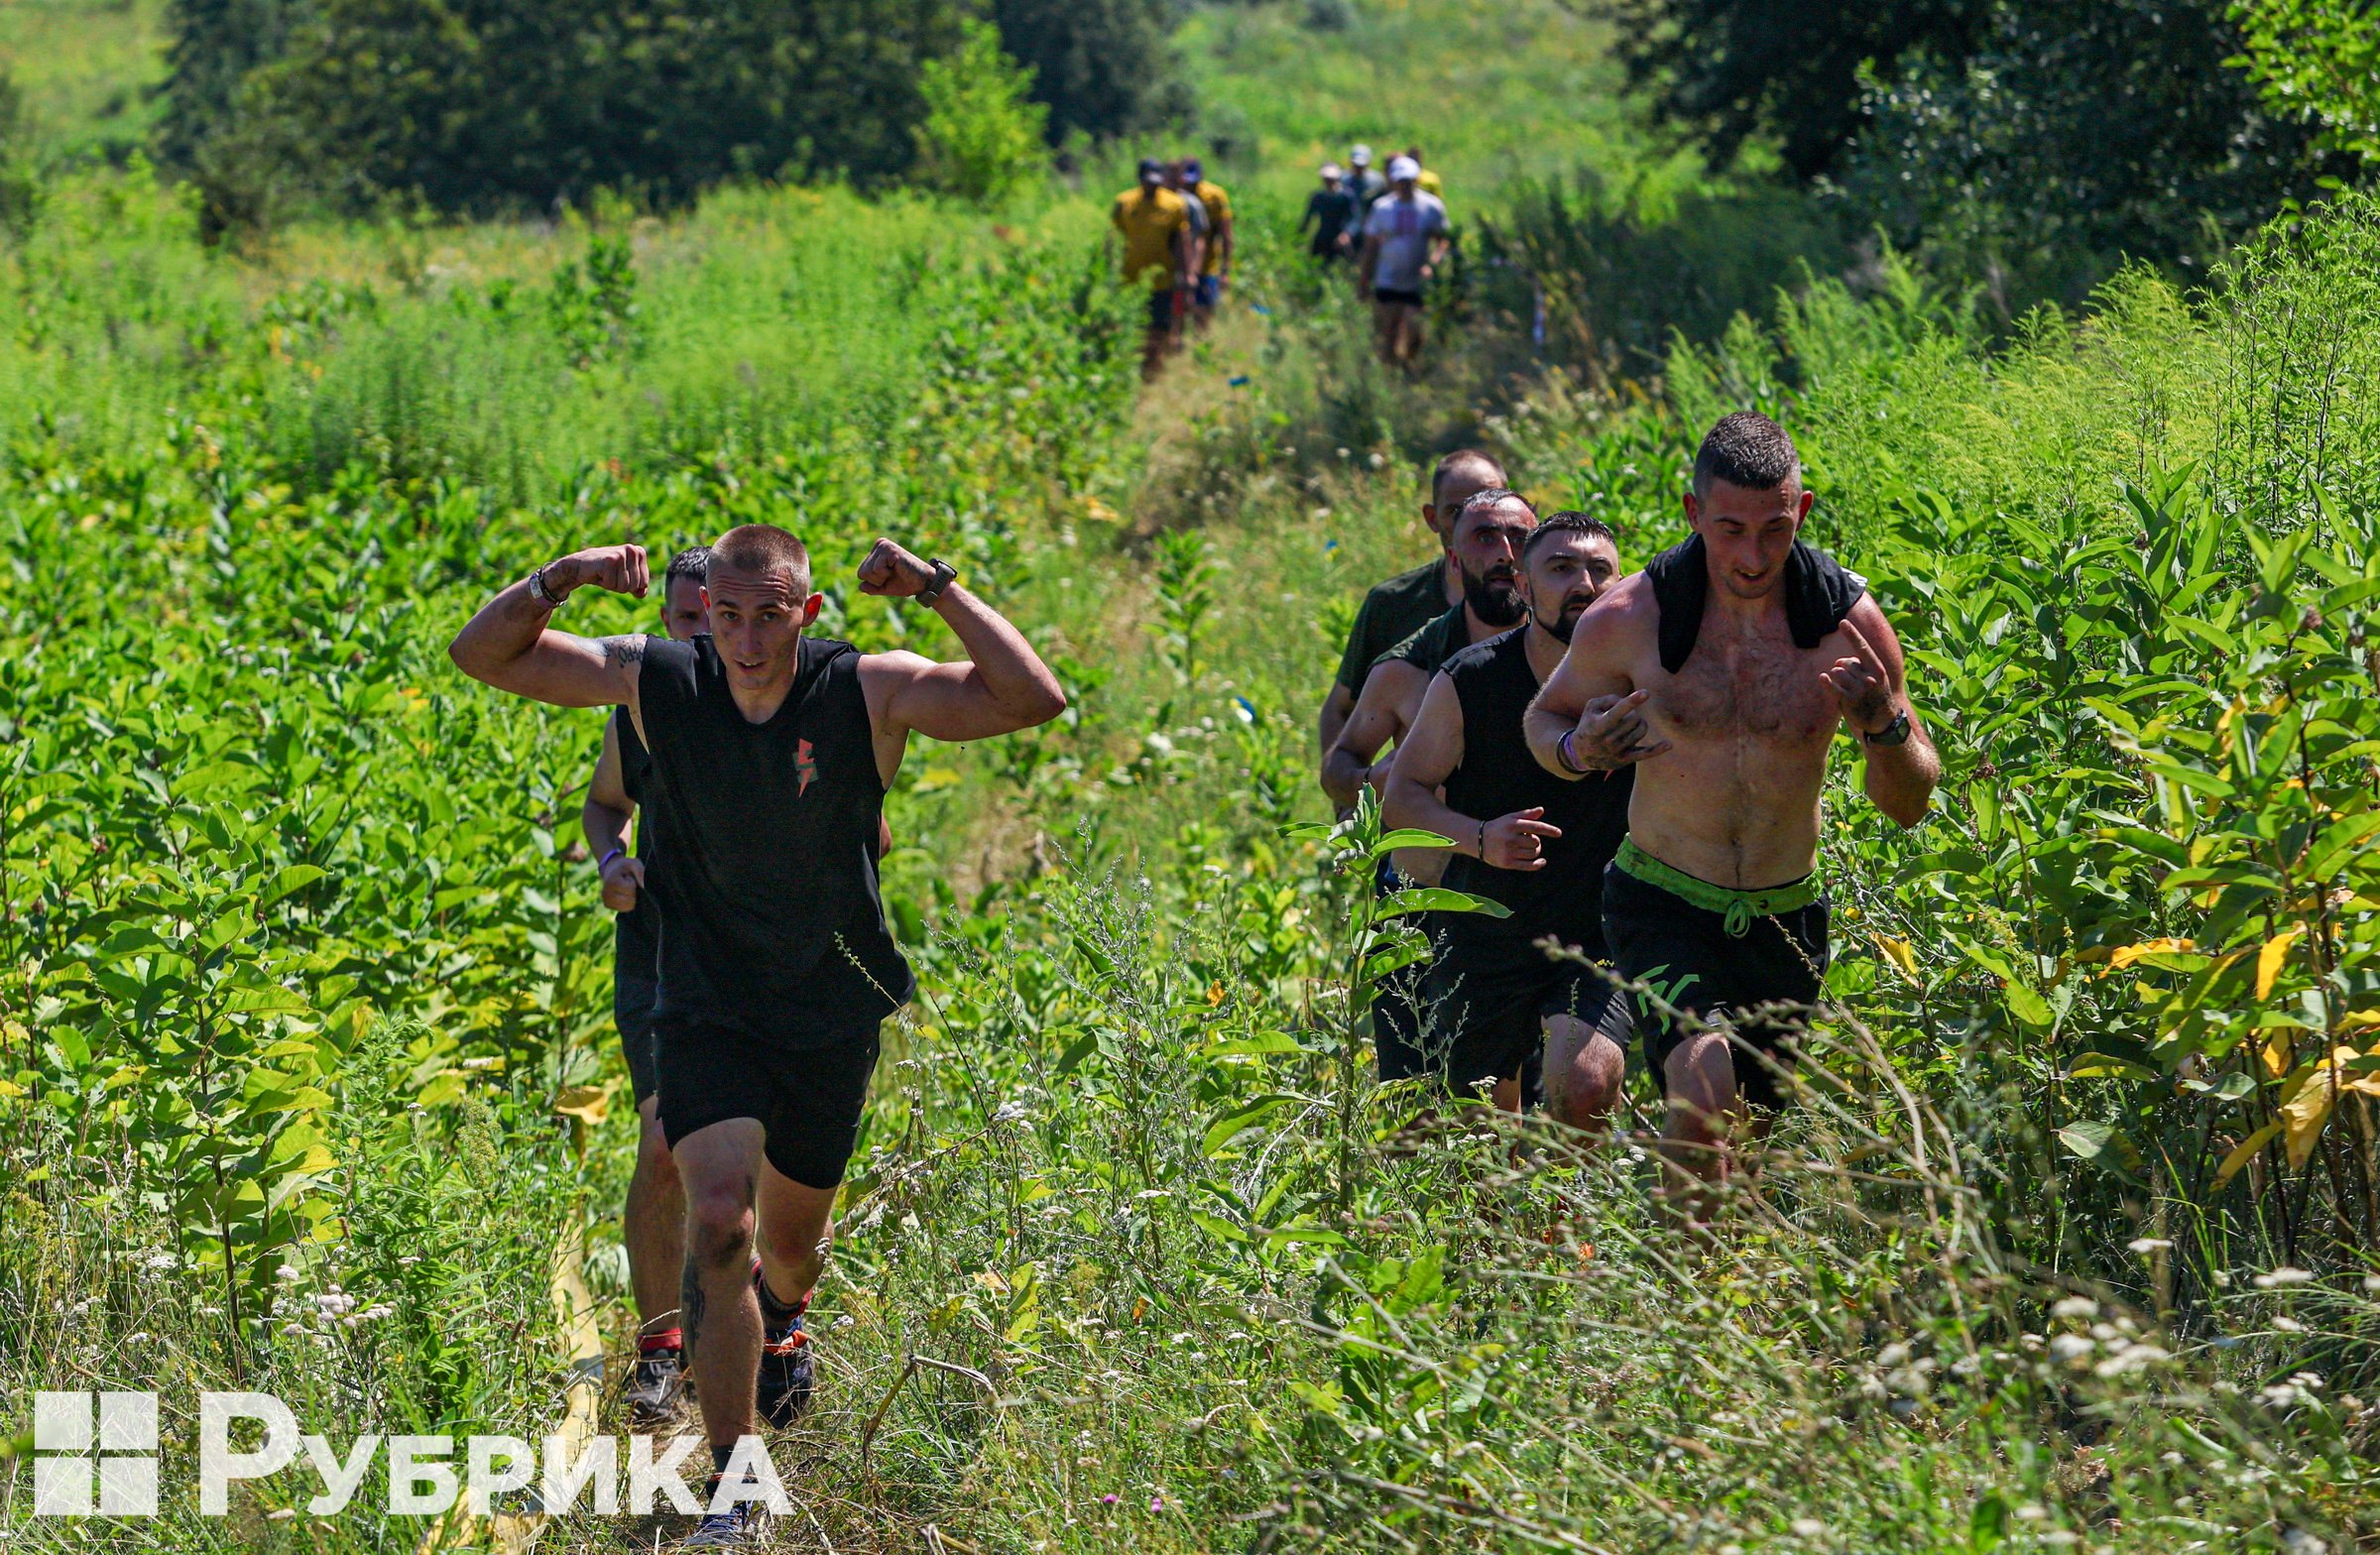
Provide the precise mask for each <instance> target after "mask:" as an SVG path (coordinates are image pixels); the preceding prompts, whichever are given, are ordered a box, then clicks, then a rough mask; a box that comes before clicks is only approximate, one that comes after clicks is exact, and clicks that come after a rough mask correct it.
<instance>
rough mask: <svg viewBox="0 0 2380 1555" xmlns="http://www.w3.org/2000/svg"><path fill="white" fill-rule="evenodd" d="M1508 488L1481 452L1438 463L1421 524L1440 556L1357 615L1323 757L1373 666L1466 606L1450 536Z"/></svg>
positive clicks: (1389, 584)
mask: <svg viewBox="0 0 2380 1555" xmlns="http://www.w3.org/2000/svg"><path fill="white" fill-rule="evenodd" d="M1502 484H1504V467H1503V466H1502V465H1501V464H1498V463H1497V462H1496V461H1495V459H1494V458H1493V457H1492V456H1491V455H1489V454H1486V453H1483V452H1481V451H1480V450H1479V449H1477V448H1458V449H1456V450H1455V451H1454V452H1453V453H1450V454H1448V455H1447V456H1446V457H1445V458H1443V459H1440V460H1439V461H1438V467H1437V469H1436V470H1435V471H1433V472H1432V473H1431V477H1430V500H1429V501H1428V502H1425V503H1423V504H1422V507H1421V522H1422V523H1424V524H1426V525H1428V526H1429V528H1430V534H1431V537H1432V538H1435V539H1436V540H1437V542H1438V554H1437V555H1435V556H1433V557H1432V558H1431V559H1430V560H1428V561H1425V562H1423V563H1422V564H1421V565H1420V566H1418V567H1415V568H1413V569H1412V570H1411V571H1410V572H1400V573H1398V574H1397V575H1396V576H1395V577H1392V578H1390V579H1388V581H1386V582H1385V583H1379V584H1375V585H1373V587H1372V589H1371V591H1370V592H1369V593H1368V594H1366V595H1365V596H1364V604H1363V607H1362V608H1361V609H1359V610H1358V611H1357V612H1356V626H1355V630H1354V631H1353V632H1352V633H1350V634H1349V636H1348V640H1347V651H1346V652H1345V653H1344V654H1342V655H1341V656H1340V658H1339V674H1338V678H1337V679H1336V680H1334V681H1333V682H1332V684H1331V691H1330V695H1329V696H1327V697H1325V698H1324V699H1323V704H1322V728H1321V733H1322V745H1321V752H1322V754H1323V755H1326V756H1327V755H1328V754H1330V751H1331V748H1332V747H1333V746H1335V745H1337V744H1338V743H1339V734H1340V731H1341V730H1343V729H1344V728H1346V727H1347V716H1348V714H1350V713H1352V712H1354V711H1355V707H1356V693H1358V692H1359V691H1361V690H1363V688H1364V677H1365V675H1366V674H1367V673H1368V672H1369V671H1370V669H1371V665H1372V660H1374V659H1376V658H1379V657H1380V656H1381V655H1382V654H1385V653H1386V652H1388V650H1390V649H1392V648H1394V647H1396V645H1397V644H1399V643H1402V642H1403V641H1404V640H1405V639H1406V638H1409V637H1411V636H1412V635H1413V634H1414V633H1416V632H1418V631H1420V630H1421V629H1422V628H1423V627H1425V626H1428V625H1429V624H1430V623H1431V622H1432V621H1434V620H1436V619H1437V618H1438V617H1440V616H1442V615H1444V614H1446V612H1447V609H1448V607H1450V606H1453V605H1459V604H1461V603H1462V602H1463V580H1462V579H1461V578H1460V577H1459V576H1457V575H1456V573H1455V569H1454V568H1453V567H1452V566H1451V565H1449V564H1448V561H1447V557H1446V531H1447V527H1448V526H1449V525H1450V524H1452V523H1453V522H1454V518H1455V515H1456V514H1457V513H1459V512H1461V511H1462V508H1463V504H1464V502H1465V501H1466V500H1467V499H1468V498H1470V497H1471V496H1472V495H1473V494H1474V493H1475V492H1483V491H1486V490H1487V488H1488V487H1490V486H1501V485H1502Z"/></svg>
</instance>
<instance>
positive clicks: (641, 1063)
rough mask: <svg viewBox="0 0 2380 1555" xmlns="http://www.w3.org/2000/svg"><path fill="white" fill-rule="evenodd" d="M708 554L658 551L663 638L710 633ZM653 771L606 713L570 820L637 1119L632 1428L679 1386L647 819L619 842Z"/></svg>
mask: <svg viewBox="0 0 2380 1555" xmlns="http://www.w3.org/2000/svg"><path fill="white" fill-rule="evenodd" d="M710 556H711V548H710V547H709V546H708V545H694V546H690V547H688V548H687V549H685V550H681V551H679V552H678V553H677V554H676V555H674V556H671V557H670V558H669V571H668V574H667V577H666V580H665V581H664V582H663V584H662V586H661V629H662V630H663V631H664V632H666V633H667V634H668V635H669V637H670V638H671V639H672V640H674V641H679V642H683V641H685V640H686V639H688V638H691V637H693V636H695V635H696V634H697V633H702V632H707V631H709V630H710V617H709V614H708V613H707V612H706V611H705V610H704V609H703V605H702V574H703V568H704V567H705V566H706V565H707V564H708V563H709V561H710ZM652 774H653V758H652V757H651V756H650V755H648V754H647V753H646V750H645V742H644V741H643V740H640V739H638V738H637V731H636V728H635V726H634V725H632V724H631V723H630V722H629V721H628V719H627V718H626V716H624V715H623V714H621V713H618V712H614V713H613V714H612V716H611V717H610V718H608V719H606V720H604V726H603V754H602V755H601V756H599V757H597V758H596V761H595V773H594V776H593V777H590V778H588V780H587V799H586V803H585V804H584V805H583V806H581V807H580V810H579V817H578V818H579V827H580V829H581V830H583V831H584V832H585V833H586V836H587V850H588V851H589V852H590V853H592V854H593V855H594V857H595V872H596V874H597V875H598V876H600V877H601V879H602V881H603V904H604V905H605V906H607V907H610V908H611V909H612V910H613V911H614V912H616V913H618V914H619V916H618V917H617V918H616V919H615V920H614V924H613V930H612V1023H613V1024H614V1025H616V1026H618V1027H619V1030H620V1045H621V1047H622V1048H623V1049H625V1051H626V1053H627V1056H628V1083H629V1088H630V1092H631V1094H632V1095H633V1096H634V1098H635V1100H636V1105H637V1116H638V1120H639V1129H638V1137H637V1165H636V1170H635V1171H634V1173H632V1174H631V1176H630V1177H629V1179H628V1203H627V1205H626V1207H625V1208H624V1210H623V1212H622V1214H621V1217H620V1223H621V1233H622V1240H623V1241H624V1242H625V1243H626V1244H627V1246H628V1283H629V1288H630V1290H631V1292H632V1293H633V1294H634V1296H635V1297H636V1303H637V1321H638V1329H637V1362H636V1367H635V1370H634V1371H632V1372H631V1373H630V1374H629V1378H628V1385H627V1386H626V1387H625V1388H624V1389H623V1390H622V1396H623V1397H624V1398H625V1400H626V1401H627V1403H628V1407H629V1414H630V1420H631V1423H632V1424H634V1425H637V1426H652V1425H657V1424H659V1423H661V1422H662V1421H665V1420H667V1419H669V1418H671V1417H673V1416H674V1415H675V1414H676V1413H677V1407H678V1404H679V1402H680V1401H681V1398H682V1395H683V1392H684V1387H685V1377H684V1370H685V1354H684V1343H683V1339H682V1337H681V1334H680V1331H679V1327H678V1325H677V1324H675V1323H674V1322H670V1321H668V1319H670V1318H671V1317H672V1316H674V1314H675V1313H676V1311H677V1284H678V1271H679V1269H680V1267H681V1266H682V1265H683V1264H684V1262H685V1240H686V1239H685V1227H686V1196H685V1193H684V1191H683V1190H682V1189H681V1188H680V1187H679V1186H678V1181H677V1163H676V1162H674V1161H672V1160H671V1159H670V1158H669V1140H668V1137H667V1136H665V1135H663V1134H662V1132H661V1121H660V1112H659V1107H660V1098H659V1095H658V1087H657V1086H656V1084H655V1083H654V1035H653V1002H654V995H655V994H656V993H657V992H658V990H659V980H660V973H659V957H660V951H661V915H660V908H659V907H657V906H655V905H654V900H653V896H652V894H651V893H650V892H647V891H645V890H644V889H643V888H644V885H645V877H646V871H647V870H648V869H649V868H650V867H651V864H652V857H653V846H652V845H653V828H652V827H650V826H640V827H639V828H637V840H636V851H635V852H634V853H633V854H632V853H631V852H630V851H629V848H628V827H629V822H630V821H631V820H632V819H633V818H634V817H635V815H636V813H637V806H638V805H640V804H642V803H643V802H644V801H645V795H646V788H647V784H648V781H649V779H650V778H651V777H652Z"/></svg>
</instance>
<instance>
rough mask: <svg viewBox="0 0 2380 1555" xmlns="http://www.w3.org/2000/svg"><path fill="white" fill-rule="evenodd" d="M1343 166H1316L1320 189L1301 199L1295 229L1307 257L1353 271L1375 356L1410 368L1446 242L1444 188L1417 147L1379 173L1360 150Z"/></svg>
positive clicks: (1367, 152) (1448, 238) (1417, 352)
mask: <svg viewBox="0 0 2380 1555" xmlns="http://www.w3.org/2000/svg"><path fill="white" fill-rule="evenodd" d="M1347 162H1348V165H1347V166H1346V167H1345V168H1342V167H1340V166H1339V164H1337V163H1335V162H1326V163H1324V164H1323V165H1322V186H1321V187H1320V188H1317V189H1315V190H1314V191H1313V192H1312V193H1311V194H1309V195H1307V196H1306V210H1305V214H1304V215H1303V216H1301V217H1299V218H1298V224H1297V229H1298V231H1299V232H1301V233H1307V234H1309V236H1308V237H1307V239H1306V245H1307V246H1306V252H1307V253H1308V254H1310V255H1312V256H1313V257H1314V258H1315V259H1317V260H1319V261H1321V262H1322V263H1323V264H1325V265H1330V264H1336V263H1338V262H1340V261H1347V262H1350V263H1352V264H1353V265H1354V266H1355V270H1356V282H1357V285H1358V286H1359V287H1361V288H1362V289H1363V292H1364V295H1365V296H1366V297H1368V298H1369V299H1371V315H1372V327H1373V332H1374V335H1375V338H1376V339H1377V342H1378V345H1379V352H1380V357H1381V359H1382V360H1383V361H1387V362H1391V363H1394V364H1397V365H1400V366H1404V365H1410V364H1411V363H1412V362H1413V361H1414V359H1415V358H1417V357H1418V356H1420V354H1421V320H1422V311H1423V308H1424V307H1425V306H1426V305H1427V302H1428V291H1429V287H1430V283H1431V282H1432V281H1434V280H1436V279H1437V276H1438V272H1439V269H1440V267H1442V266H1443V265H1445V263H1446V255H1447V248H1448V244H1449V243H1450V241H1451V237H1452V234H1451V233H1450V231H1449V229H1448V226H1447V219H1446V186H1445V184H1444V183H1443V182H1441V181H1440V179H1439V178H1438V175H1437V174H1435V173H1433V172H1431V171H1430V170H1429V169H1428V168H1425V167H1423V166H1422V161H1421V148H1420V147H1418V146H1408V147H1406V148H1405V149H1404V150H1403V151H1402V152H1400V153H1398V154H1397V155H1396V156H1394V157H1391V158H1389V159H1388V171H1387V172H1386V174H1385V175H1383V174H1381V173H1379V172H1376V171H1375V170H1374V169H1373V168H1372V165H1371V148H1370V147H1368V146H1362V145H1359V146H1357V147H1355V148H1354V149H1353V150H1351V151H1350V152H1349V153H1348V158H1347Z"/></svg>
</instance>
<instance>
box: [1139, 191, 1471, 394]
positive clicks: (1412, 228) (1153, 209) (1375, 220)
mask: <svg viewBox="0 0 2380 1555" xmlns="http://www.w3.org/2000/svg"><path fill="white" fill-rule="evenodd" d="M1108 219H1109V223H1110V225H1112V226H1113V227H1114V228H1115V229H1116V240H1115V243H1114V244H1112V245H1111V249H1112V252H1113V250H1114V249H1115V247H1116V245H1119V244H1120V245H1121V253H1120V254H1119V255H1117V256H1116V260H1117V264H1118V267H1119V269H1118V273H1119V274H1120V276H1121V277H1122V279H1123V282H1124V284H1125V285H1126V286H1127V287H1138V288H1144V289H1145V290H1146V292H1147V309H1148V313H1147V322H1146V326H1145V329H1144V332H1143V334H1142V337H1141V352H1140V375H1141V377H1142V378H1144V379H1148V378H1154V377H1155V376H1156V375H1157V374H1158V372H1160V371H1161V370H1162V369H1163V367H1164V364H1165V359H1166V357H1167V356H1169V355H1171V354H1172V353H1173V352H1174V351H1175V350H1177V349H1179V348H1180V346H1181V343H1182V341H1183V339H1184V337H1185V335H1186V333H1187V331H1188V330H1189V329H1190V328H1191V327H1193V326H1197V327H1201V328H1203V327H1205V326H1206V325H1207V324H1208V323H1210V322H1211V321H1212V320H1213V318H1214V316H1215V308H1216V305H1217V304H1218V303H1219V302H1220V301H1221V300H1222V299H1223V293H1224V289H1225V288H1226V287H1228V286H1229V285H1230V284H1231V278H1232V257H1233V250H1234V246H1235V244H1236V242H1237V237H1236V234H1235V232H1234V223H1233V218H1232V199H1231V194H1230V192H1229V191H1228V190H1226V189H1225V188H1224V187H1223V185H1222V184H1220V183H1217V182H1215V181H1214V180H1213V179H1209V178H1208V177H1207V176H1206V169H1205V167H1204V165H1203V164H1202V163H1201V162H1200V160H1199V159H1198V158H1196V157H1185V158H1182V159H1180V160H1178V161H1174V162H1164V161H1160V160H1159V159H1157V158H1154V157H1150V158H1145V159H1143V160H1142V161H1141V163H1140V176H1139V180H1138V181H1137V182H1136V183H1134V184H1133V186H1132V187H1130V188H1129V189H1126V190H1125V191H1124V192H1123V193H1121V194H1119V195H1117V196H1116V200H1115V203H1114V204H1113V205H1112V206H1111V207H1110V208H1109V212H1108ZM1298 231H1299V232H1300V233H1301V234H1308V236H1307V252H1308V253H1309V254H1311V255H1312V256H1313V257H1314V258H1315V259H1317V260H1319V261H1321V262H1322V263H1324V264H1326V265H1328V264H1337V263H1339V262H1341V261H1345V262H1348V263H1350V264H1352V265H1353V266H1354V268H1355V272H1356V277H1357V284H1358V285H1359V286H1360V287H1361V288H1362V289H1363V293H1364V295H1365V296H1366V297H1368V299H1370V300H1371V309H1372V325H1373V331H1374V336H1375V338H1376V340H1377V343H1378V347H1379V352H1380V356H1381V358H1382V360H1384V361H1387V362H1390V363H1394V364H1396V365H1399V366H1410V365H1411V364H1412V363H1413V362H1414V361H1415V360H1416V359H1417V358H1418V357H1419V356H1420V354H1421V345H1422V315H1423V311H1424V309H1425V307H1426V305H1427V302H1428V291H1429V287H1430V284H1431V282H1432V281H1433V280H1434V279H1435V278H1436V277H1437V275H1438V272H1439V270H1440V268H1441V267H1442V266H1443V265H1444V264H1445V263H1446V256H1447V249H1448V245H1449V242H1450V241H1451V234H1450V232H1449V229H1448V226H1447V219H1446V200H1445V191H1444V185H1443V183H1442V182H1441V181H1440V180H1439V178H1438V175H1437V174H1435V173H1433V172H1431V171H1430V170H1429V169H1427V168H1424V167H1423V166H1422V163H1421V148H1420V147H1418V146H1409V147H1407V148H1406V149H1405V150H1404V151H1402V152H1399V153H1398V154H1397V155H1396V156H1394V157H1391V158H1389V159H1388V167H1387V171H1386V172H1385V173H1384V174H1383V173H1381V172H1379V171H1377V170H1375V169H1374V168H1373V167H1372V153H1371V148H1370V147H1368V146H1362V145H1359V146H1357V147H1355V148H1354V149H1353V150H1352V151H1350V152H1349V154H1348V166H1347V167H1346V168H1342V167H1340V166H1339V165H1338V164H1337V163H1328V164H1325V165H1324V167H1323V169H1322V186H1321V187H1320V188H1318V189H1316V190H1315V191H1314V192H1313V193H1312V194H1311V195H1310V196H1308V198H1307V200H1306V209H1305V213H1304V214H1303V215H1302V216H1301V217H1300V218H1299V220H1298Z"/></svg>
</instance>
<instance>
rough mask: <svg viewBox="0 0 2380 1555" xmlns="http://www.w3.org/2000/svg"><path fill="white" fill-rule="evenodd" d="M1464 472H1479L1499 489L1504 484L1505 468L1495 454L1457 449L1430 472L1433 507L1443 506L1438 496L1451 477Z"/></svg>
mask: <svg viewBox="0 0 2380 1555" xmlns="http://www.w3.org/2000/svg"><path fill="white" fill-rule="evenodd" d="M1463 470H1479V471H1482V472H1484V473H1485V474H1486V475H1487V478H1488V480H1489V482H1490V483H1491V484H1493V485H1496V486H1499V487H1500V486H1501V485H1503V484H1504V467H1503V465H1501V464H1499V463H1497V462H1496V457H1495V455H1494V454H1492V453H1488V452H1487V451H1485V450H1484V449H1480V448H1457V449H1456V450H1455V451H1454V452H1452V453H1450V454H1448V455H1447V456H1446V457H1445V458H1443V459H1440V460H1439V461H1438V465H1437V468H1435V469H1433V470H1431V471H1430V504H1431V506H1433V507H1437V506H1442V504H1440V503H1439V501H1438V494H1439V493H1440V492H1442V491H1444V490H1446V483H1447V480H1448V479H1449V478H1450V477H1452V476H1453V475H1455V474H1456V473H1458V472H1459V471H1463ZM1449 522H1451V521H1449Z"/></svg>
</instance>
